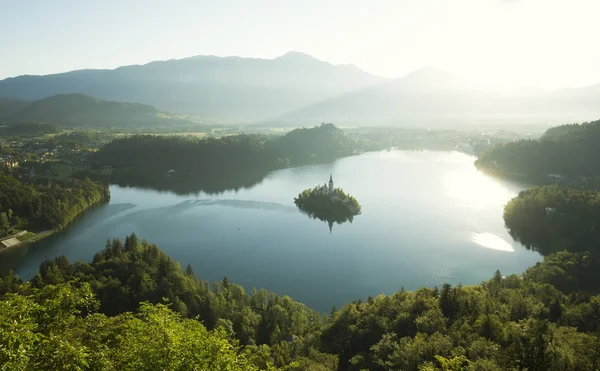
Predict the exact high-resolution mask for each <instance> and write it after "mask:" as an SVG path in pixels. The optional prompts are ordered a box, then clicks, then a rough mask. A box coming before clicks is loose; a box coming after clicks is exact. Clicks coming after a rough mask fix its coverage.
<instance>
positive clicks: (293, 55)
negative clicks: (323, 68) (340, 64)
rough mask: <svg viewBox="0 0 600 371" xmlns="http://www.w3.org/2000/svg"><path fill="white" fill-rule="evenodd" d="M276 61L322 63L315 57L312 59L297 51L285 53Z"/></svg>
mask: <svg viewBox="0 0 600 371" xmlns="http://www.w3.org/2000/svg"><path fill="white" fill-rule="evenodd" d="M275 59H277V60H298V61H313V62H314V61H317V62H323V61H321V60H319V59H317V58H315V57H313V56H312V55H309V54H306V53H302V52H297V51H293V50H291V51H289V52H287V53H285V54H284V55H282V56H280V57H277V58H275ZM323 63H325V62H323Z"/></svg>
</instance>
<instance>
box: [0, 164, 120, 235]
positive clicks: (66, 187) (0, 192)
mask: <svg viewBox="0 0 600 371" xmlns="http://www.w3.org/2000/svg"><path fill="white" fill-rule="evenodd" d="M108 198H109V191H108V187H107V186H105V185H103V184H101V183H98V182H93V181H91V180H89V179H83V180H78V179H71V180H69V181H66V182H45V183H37V184H34V183H31V184H26V183H22V182H21V181H20V180H19V179H16V178H15V177H13V176H11V175H10V174H6V173H3V172H0V236H2V235H4V234H7V233H9V232H10V230H11V229H14V228H17V229H24V228H30V229H34V230H43V229H53V228H61V227H64V226H65V225H67V224H68V223H70V222H71V221H72V220H73V218H75V217H76V216H77V215H78V214H79V213H81V212H82V211H84V210H85V209H87V208H88V207H90V206H92V205H94V204H97V203H99V202H103V201H108Z"/></svg>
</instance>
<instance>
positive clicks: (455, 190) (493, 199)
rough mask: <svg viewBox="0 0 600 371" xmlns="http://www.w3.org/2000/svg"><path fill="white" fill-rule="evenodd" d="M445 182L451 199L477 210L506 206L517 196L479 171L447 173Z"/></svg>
mask: <svg viewBox="0 0 600 371" xmlns="http://www.w3.org/2000/svg"><path fill="white" fill-rule="evenodd" d="M444 182H445V184H446V189H447V192H448V195H449V196H450V197H452V198H454V199H457V200H459V201H460V202H461V204H462V205H464V206H467V207H471V208H475V209H480V208H483V207H486V206H492V205H498V204H500V205H504V204H505V203H506V202H507V201H508V200H510V199H511V198H513V197H514V196H516V194H515V193H514V192H511V191H509V190H507V189H506V188H504V187H503V186H502V185H501V184H499V183H497V182H496V181H494V180H493V179H491V178H490V177H488V176H486V175H484V174H482V173H480V172H478V171H464V170H457V171H450V172H448V173H446V175H445V177H444Z"/></svg>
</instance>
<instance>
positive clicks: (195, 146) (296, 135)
mask: <svg viewBox="0 0 600 371" xmlns="http://www.w3.org/2000/svg"><path fill="white" fill-rule="evenodd" d="M354 151H356V146H355V143H354V142H353V141H352V140H351V139H349V138H348V137H347V136H346V135H345V134H344V132H343V131H341V130H340V129H338V128H336V127H335V126H334V125H332V124H322V125H320V126H316V127H314V128H312V129H296V130H293V131H291V132H289V133H287V134H285V135H283V136H267V135H257V134H250V135H245V134H242V135H234V136H225V137H221V138H206V139H198V138H193V137H179V136H168V137H166V136H151V135H142V136H132V137H127V138H121V139H116V140H114V141H112V142H111V143H109V144H107V145H105V146H104V147H102V149H101V150H100V151H99V152H97V153H96V154H95V156H94V161H96V162H97V163H98V164H99V165H100V166H102V167H111V168H112V169H113V176H112V179H111V180H112V181H114V182H116V183H118V184H123V185H135V186H145V187H152V188H157V189H170V190H175V191H181V192H184V193H185V192H194V191H195V192H197V191H200V190H204V191H206V192H209V193H214V192H220V191H223V190H225V189H237V188H241V187H248V186H251V185H253V184H255V183H257V182H259V181H261V180H262V179H263V177H264V176H265V175H266V173H267V172H269V171H271V170H275V169H280V168H285V167H289V166H298V165H305V164H311V163H320V162H327V161H331V160H333V159H335V158H338V157H342V156H346V155H349V154H352V153H354Z"/></svg>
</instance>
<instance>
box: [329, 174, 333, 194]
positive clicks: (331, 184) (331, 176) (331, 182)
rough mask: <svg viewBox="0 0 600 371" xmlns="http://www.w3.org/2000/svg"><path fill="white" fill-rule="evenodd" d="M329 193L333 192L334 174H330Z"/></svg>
mask: <svg viewBox="0 0 600 371" xmlns="http://www.w3.org/2000/svg"><path fill="white" fill-rule="evenodd" d="M329 193H333V175H332V174H330V175H329Z"/></svg>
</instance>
